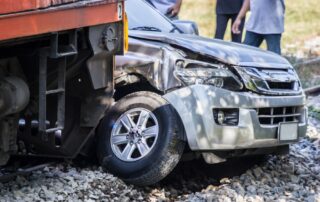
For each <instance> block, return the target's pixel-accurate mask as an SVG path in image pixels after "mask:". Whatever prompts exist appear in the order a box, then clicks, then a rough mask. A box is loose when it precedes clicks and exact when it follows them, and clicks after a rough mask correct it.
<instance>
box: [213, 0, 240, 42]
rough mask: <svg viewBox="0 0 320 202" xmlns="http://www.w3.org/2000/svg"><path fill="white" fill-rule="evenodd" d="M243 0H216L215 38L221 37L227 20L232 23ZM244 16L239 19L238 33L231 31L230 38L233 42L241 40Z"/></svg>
mask: <svg viewBox="0 0 320 202" xmlns="http://www.w3.org/2000/svg"><path fill="white" fill-rule="evenodd" d="M242 4H243V0H217V5H216V14H217V27H216V34H215V38H216V39H223V38H224V34H225V32H226V28H227V25H228V22H229V20H231V22H232V24H233V23H234V22H235V20H236V18H237V16H238V14H239V12H240V10H241V7H242ZM244 21H245V18H242V19H241V24H240V26H239V30H240V33H239V34H235V33H233V32H231V39H232V41H233V42H238V43H241V40H242V30H243V26H244Z"/></svg>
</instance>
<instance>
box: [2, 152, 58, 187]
mask: <svg viewBox="0 0 320 202" xmlns="http://www.w3.org/2000/svg"><path fill="white" fill-rule="evenodd" d="M55 163H56V161H52V160H51V161H48V160H44V159H43V158H34V157H33V158H31V159H30V158H29V159H27V158H24V159H23V158H22V159H20V158H18V159H12V160H10V163H9V164H8V165H7V166H3V167H0V183H5V182H9V181H11V180H14V179H15V178H16V177H17V176H28V175H30V174H32V172H34V171H36V170H40V169H43V168H45V167H47V166H50V165H53V164H55Z"/></svg>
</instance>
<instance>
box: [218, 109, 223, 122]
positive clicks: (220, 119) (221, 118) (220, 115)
mask: <svg viewBox="0 0 320 202" xmlns="http://www.w3.org/2000/svg"><path fill="white" fill-rule="evenodd" d="M223 122H224V112H223V111H219V112H218V123H219V124H220V125H223Z"/></svg>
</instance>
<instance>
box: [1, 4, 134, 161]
mask: <svg viewBox="0 0 320 202" xmlns="http://www.w3.org/2000/svg"><path fill="white" fill-rule="evenodd" d="M127 27H128V26H127V21H126V17H125V12H124V1H123V0H1V1H0V140H1V141H0V166H3V165H6V163H7V162H8V160H9V158H10V157H11V156H12V155H20V156H21V155H22V156H30V155H32V156H45V157H61V158H74V157H75V156H77V155H78V154H79V153H86V152H85V151H88V149H87V148H89V147H88V145H89V143H91V142H92V141H91V140H92V138H94V131H95V128H96V127H97V125H98V124H99V122H100V119H101V117H103V115H104V113H105V110H106V109H108V107H109V105H110V104H111V103H112V100H113V99H112V98H113V92H114V85H113V83H114V82H113V69H114V56H115V55H119V54H123V52H124V51H125V47H126V44H127V38H128V37H127V36H125V35H126V33H127V30H125V29H127ZM18 143H19V144H18Z"/></svg>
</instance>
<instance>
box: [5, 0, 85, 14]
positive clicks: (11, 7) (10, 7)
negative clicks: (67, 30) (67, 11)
mask: <svg viewBox="0 0 320 202" xmlns="http://www.w3.org/2000/svg"><path fill="white" fill-rule="evenodd" d="M76 1H79V0H1V1H0V15H1V14H8V13H16V12H22V11H29V10H36V9H39V8H47V7H50V6H54V5H60V4H64V3H72V2H76Z"/></svg>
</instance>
